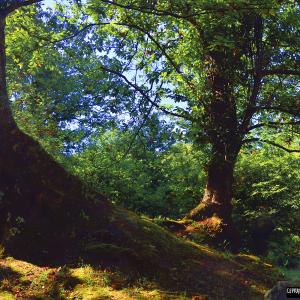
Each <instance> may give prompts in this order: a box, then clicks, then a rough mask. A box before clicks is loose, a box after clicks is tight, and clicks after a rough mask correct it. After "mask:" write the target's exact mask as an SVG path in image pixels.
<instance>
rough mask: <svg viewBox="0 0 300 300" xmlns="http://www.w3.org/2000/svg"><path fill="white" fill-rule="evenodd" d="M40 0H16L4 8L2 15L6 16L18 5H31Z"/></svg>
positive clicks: (40, 0)
mask: <svg viewBox="0 0 300 300" xmlns="http://www.w3.org/2000/svg"><path fill="white" fill-rule="evenodd" d="M42 1H43V0H27V1H22V0H16V1H15V2H14V3H13V4H11V5H9V6H8V7H7V8H5V9H4V15H5V16H7V15H8V14H10V13H12V12H13V11H15V10H16V9H18V8H20V7H23V6H28V5H32V4H35V3H39V2H42Z"/></svg>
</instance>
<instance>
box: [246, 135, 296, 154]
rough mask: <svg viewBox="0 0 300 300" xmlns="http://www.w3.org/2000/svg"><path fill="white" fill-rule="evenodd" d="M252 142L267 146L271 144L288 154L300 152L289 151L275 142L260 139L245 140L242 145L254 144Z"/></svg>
mask: <svg viewBox="0 0 300 300" xmlns="http://www.w3.org/2000/svg"><path fill="white" fill-rule="evenodd" d="M252 142H262V143H266V144H269V145H272V146H274V147H277V148H279V149H281V150H284V151H286V152H289V153H293V152H300V149H289V148H286V147H284V146H282V145H280V144H277V143H275V142H272V141H269V140H261V139H259V138H251V139H246V140H243V142H242V144H243V145H245V144H248V143H252Z"/></svg>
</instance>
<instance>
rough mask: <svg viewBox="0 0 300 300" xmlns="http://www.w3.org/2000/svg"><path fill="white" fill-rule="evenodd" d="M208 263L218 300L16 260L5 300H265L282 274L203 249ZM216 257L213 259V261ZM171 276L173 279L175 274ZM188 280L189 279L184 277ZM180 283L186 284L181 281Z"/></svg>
mask: <svg viewBox="0 0 300 300" xmlns="http://www.w3.org/2000/svg"><path fill="white" fill-rule="evenodd" d="M199 251H200V252H203V253H205V254H206V255H207V254H209V256H206V257H207V259H206V261H204V262H194V263H199V264H200V263H201V266H200V265H199V268H200V267H201V268H203V272H204V274H205V273H206V274H207V276H206V277H204V278H203V279H202V280H203V281H204V283H205V284H206V286H207V294H211V291H210V290H211V289H216V291H215V292H214V294H215V295H218V296H217V297H214V298H211V297H210V296H208V295H207V294H204V293H203V294H199V292H197V291H193V290H192V289H191V287H187V289H186V290H172V289H165V288H164V289H162V288H161V287H160V285H159V283H157V282H154V281H153V282H152V281H151V280H149V279H146V278H144V277H140V278H138V279H136V280H134V281H132V280H131V279H130V276H128V274H125V273H121V272H119V271H111V270H108V269H104V268H103V267H101V266H92V265H87V264H83V263H82V264H78V265H76V266H75V265H72V266H67V265H64V266H56V267H49V266H38V265H34V264H31V263H29V262H25V261H22V260H17V259H14V258H12V257H5V258H2V259H0V299H1V300H6V299H7V300H10V299H24V300H38V299H41V300H42V299H43V300H47V299H74V300H75V299H76V300H80V299H82V300H101V299H116V300H117V299H120V300H121V299H122V300H129V299H139V300H142V299H153V300H155V299H157V300H159V299H182V300H184V299H195V300H204V299H205V300H207V299H214V300H218V299H229V298H228V296H224V295H225V294H228V293H225V292H224V291H225V290H226V289H228V288H230V289H231V290H232V291H235V292H233V294H232V296H231V297H230V300H233V299H245V300H247V299H249V300H251V299H253V300H254V299H263V295H264V293H265V292H266V291H267V290H268V289H270V288H271V287H272V285H273V284H274V283H275V282H276V281H277V280H278V279H279V278H280V274H279V273H278V272H277V271H276V270H274V269H273V267H272V266H271V265H269V264H267V263H264V262H262V261H261V260H260V259H259V258H258V257H255V256H252V255H242V254H238V255H233V254H229V253H222V252H217V251H215V250H213V249H211V248H208V247H204V246H199ZM209 257H211V259H210V258H209ZM215 272H218V274H219V275H220V278H222V281H221V282H220V283H219V285H218V286H212V285H211V283H210V276H213V275H214V274H215ZM170 276H172V275H171V274H170ZM181 276H183V277H184V276H188V274H184V272H183V273H182V274H181ZM178 280H180V278H178Z"/></svg>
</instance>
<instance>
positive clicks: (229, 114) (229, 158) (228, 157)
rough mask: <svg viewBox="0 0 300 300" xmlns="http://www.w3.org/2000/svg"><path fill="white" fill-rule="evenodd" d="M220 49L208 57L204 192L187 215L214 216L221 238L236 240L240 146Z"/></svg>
mask: <svg viewBox="0 0 300 300" xmlns="http://www.w3.org/2000/svg"><path fill="white" fill-rule="evenodd" d="M224 57H225V54H224V53H222V52H212V53H211V54H210V56H209V57H208V59H207V62H208V64H209V67H210V71H208V76H207V86H208V88H209V89H210V90H211V99H210V104H209V105H208V107H207V114H208V115H209V118H208V120H207V125H206V132H207V135H208V136H209V139H210V143H211V145H212V151H211V158H210V161H209V163H208V166H207V179H206V187H205V191H204V196H203V198H202V200H201V202H200V204H199V205H198V206H197V207H196V208H194V209H193V210H192V211H191V212H190V213H189V214H188V217H189V218H191V219H193V220H196V221H200V220H205V219H209V218H211V217H213V216H216V217H217V218H219V219H220V221H221V226H220V231H221V235H220V238H221V239H225V240H229V241H230V242H234V243H236V231H235V229H234V227H233V222H232V218H231V213H232V203H231V200H232V195H233V169H234V164H235V161H236V157H237V154H238V152H239V150H240V147H241V137H240V135H239V131H238V122H237V116H236V102H235V99H234V96H233V95H234V93H233V91H232V87H231V82H230V80H231V78H233V75H232V74H229V73H228V72H229V71H228V70H230V68H229V66H228V65H226V61H225V59H224Z"/></svg>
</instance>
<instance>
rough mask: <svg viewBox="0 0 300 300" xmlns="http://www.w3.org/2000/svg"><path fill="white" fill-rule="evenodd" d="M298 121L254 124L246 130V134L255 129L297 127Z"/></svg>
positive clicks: (299, 122)
mask: <svg viewBox="0 0 300 300" xmlns="http://www.w3.org/2000/svg"><path fill="white" fill-rule="evenodd" d="M299 124H300V121H295V122H285V123H282V122H265V123H259V124H255V125H253V126H250V127H249V128H248V129H247V132H249V131H251V130H253V129H256V128H260V127H274V128H277V126H284V125H299Z"/></svg>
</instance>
